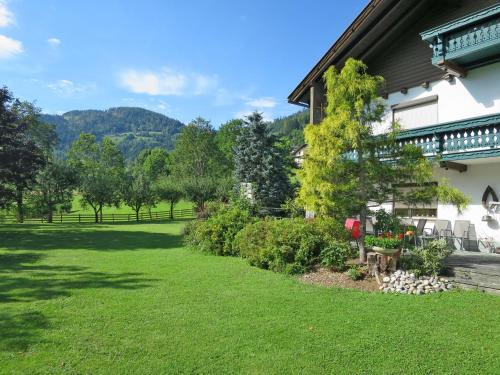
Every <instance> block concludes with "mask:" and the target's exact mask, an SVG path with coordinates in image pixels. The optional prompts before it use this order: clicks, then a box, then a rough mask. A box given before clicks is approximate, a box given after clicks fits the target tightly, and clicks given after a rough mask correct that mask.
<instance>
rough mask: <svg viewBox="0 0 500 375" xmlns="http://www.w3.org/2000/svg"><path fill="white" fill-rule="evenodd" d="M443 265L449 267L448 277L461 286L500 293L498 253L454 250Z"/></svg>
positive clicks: (499, 256) (499, 257)
mask: <svg viewBox="0 0 500 375" xmlns="http://www.w3.org/2000/svg"><path fill="white" fill-rule="evenodd" d="M445 265H446V266H447V267H449V268H450V271H451V275H452V277H451V278H450V279H451V280H454V281H455V282H456V283H458V284H460V286H462V287H463V288H465V289H476V288H477V289H479V290H483V291H485V292H490V293H495V294H499V295H500V254H489V253H478V252H467V251H456V252H454V253H453V254H452V255H450V256H449V257H448V258H447V259H446V261H445Z"/></svg>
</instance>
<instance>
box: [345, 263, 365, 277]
mask: <svg viewBox="0 0 500 375" xmlns="http://www.w3.org/2000/svg"><path fill="white" fill-rule="evenodd" d="M347 275H348V276H349V277H350V278H351V279H352V280H355V281H356V280H361V279H362V278H363V277H364V276H365V273H364V272H363V268H362V267H360V266H357V265H354V264H353V265H351V266H350V267H349V269H348V270H347Z"/></svg>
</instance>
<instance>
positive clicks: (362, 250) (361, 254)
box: [358, 207, 366, 263]
mask: <svg viewBox="0 0 500 375" xmlns="http://www.w3.org/2000/svg"><path fill="white" fill-rule="evenodd" d="M359 220H360V221H361V223H360V226H359V229H360V230H359V239H358V245H359V246H358V247H359V260H360V261H361V262H363V263H366V249H365V234H366V207H363V208H362V209H361V211H360V212H359Z"/></svg>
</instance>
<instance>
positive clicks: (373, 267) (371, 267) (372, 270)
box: [366, 252, 378, 276]
mask: <svg viewBox="0 0 500 375" xmlns="http://www.w3.org/2000/svg"><path fill="white" fill-rule="evenodd" d="M366 262H367V264H368V274H369V275H370V276H376V274H377V272H378V259H377V253H374V252H369V253H368V254H366Z"/></svg>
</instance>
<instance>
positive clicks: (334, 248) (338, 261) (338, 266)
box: [320, 240, 351, 271]
mask: <svg viewBox="0 0 500 375" xmlns="http://www.w3.org/2000/svg"><path fill="white" fill-rule="evenodd" d="M350 255H351V247H350V246H349V244H348V243H347V242H340V241H335V240H333V241H331V242H330V243H329V244H328V246H326V247H325V248H323V250H321V255H320V257H321V265H323V266H325V267H328V268H332V269H334V270H336V271H342V270H343V269H344V268H345V263H346V261H347V259H348V258H349V256H350Z"/></svg>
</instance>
